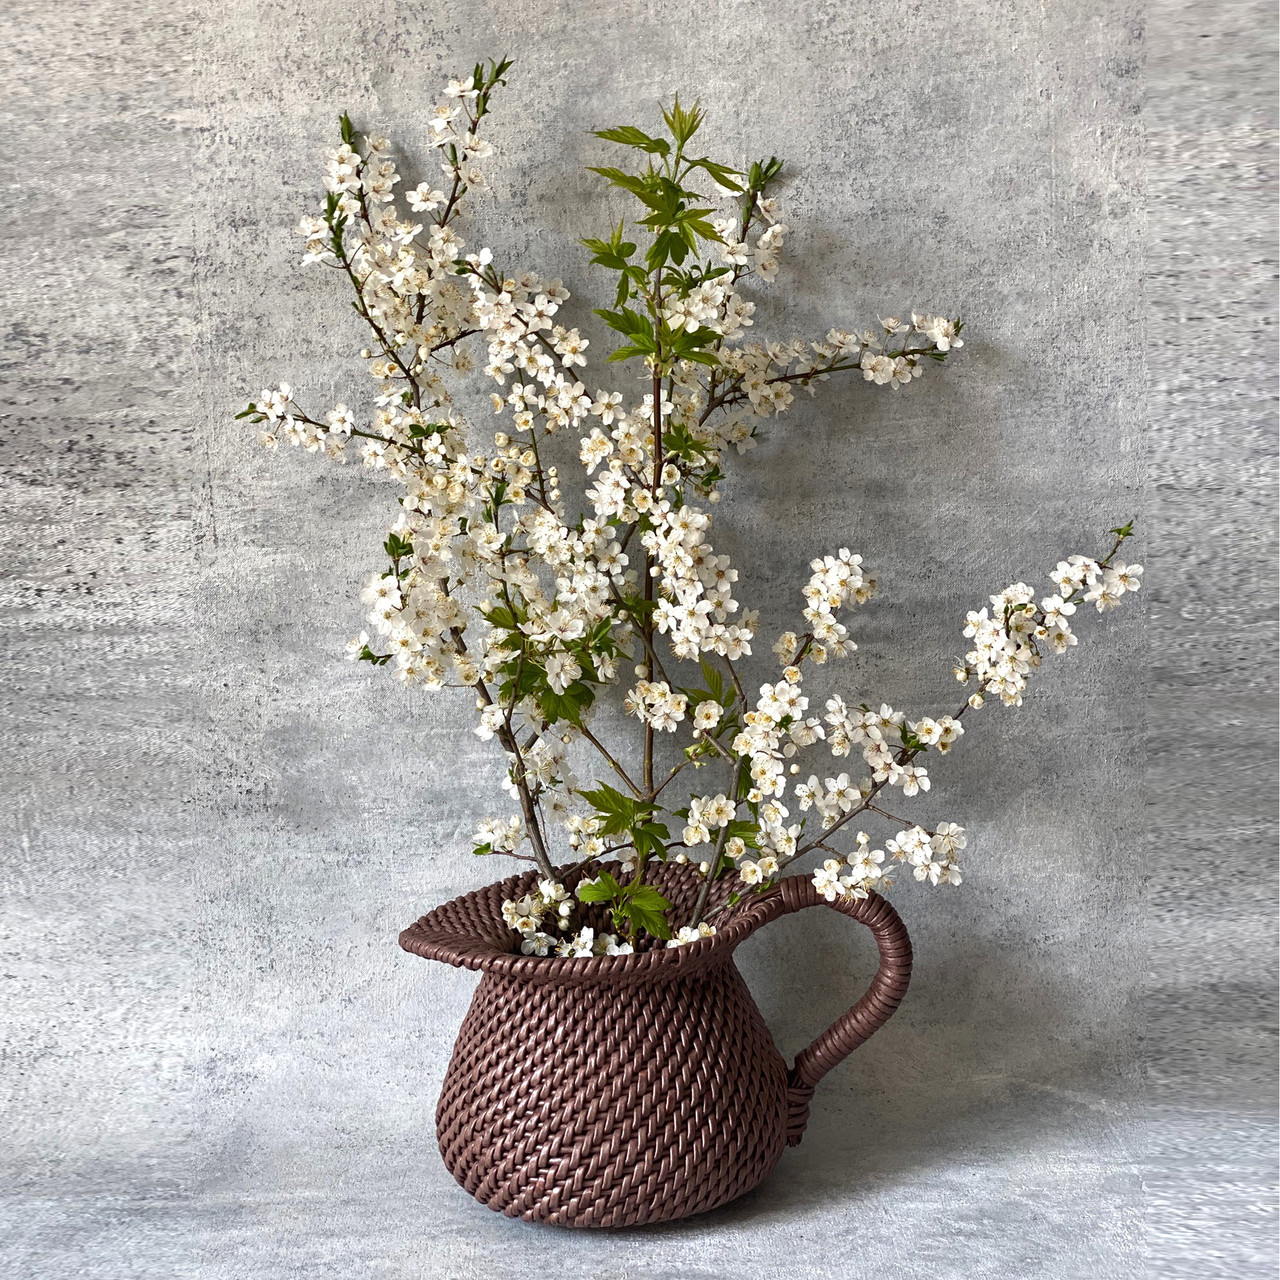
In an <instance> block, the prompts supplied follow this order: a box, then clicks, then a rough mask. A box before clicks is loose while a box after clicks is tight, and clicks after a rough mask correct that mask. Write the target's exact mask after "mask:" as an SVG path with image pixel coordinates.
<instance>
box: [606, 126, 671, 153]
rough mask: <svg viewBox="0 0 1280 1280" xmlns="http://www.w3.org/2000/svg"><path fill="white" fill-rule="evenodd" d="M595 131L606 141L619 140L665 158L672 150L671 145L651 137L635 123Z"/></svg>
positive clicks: (628, 145) (623, 143)
mask: <svg viewBox="0 0 1280 1280" xmlns="http://www.w3.org/2000/svg"><path fill="white" fill-rule="evenodd" d="M594 132H595V135H596V137H597V138H603V139H604V140H605V141H606V142H619V143H621V144H622V145H623V146H624V147H636V148H637V149H639V150H640V151H647V152H649V153H650V154H651V155H659V156H662V157H663V158H664V159H665V158H666V156H668V155H669V154H670V152H671V148H670V146H669V145H668V144H667V143H666V142H664V141H663V140H662V139H661V138H651V137H649V135H648V134H647V133H645V132H644V131H643V130H641V129H637V128H636V127H635V126H634V125H630V124H624V125H619V126H617V128H614V129H596V130H595V131H594Z"/></svg>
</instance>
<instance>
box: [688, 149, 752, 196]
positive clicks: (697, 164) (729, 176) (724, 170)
mask: <svg viewBox="0 0 1280 1280" xmlns="http://www.w3.org/2000/svg"><path fill="white" fill-rule="evenodd" d="M692 165H693V168H695V169H704V170H706V172H707V173H709V174H710V175H711V176H712V177H713V178H714V179H715V180H716V182H717V183H719V184H720V186H722V187H724V188H725V190H727V191H741V190H742V186H741V184H740V183H737V182H735V181H734V179H735V178H740V177H742V174H741V173H739V172H738V170H737V169H730V168H729V166H728V165H725V164H717V163H716V162H715V161H714V160H708V159H707V157H706V156H703V157H702V159H701V160H694V161H693V162H692Z"/></svg>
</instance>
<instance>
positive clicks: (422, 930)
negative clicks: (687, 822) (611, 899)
mask: <svg viewBox="0 0 1280 1280" xmlns="http://www.w3.org/2000/svg"><path fill="white" fill-rule="evenodd" d="M557 874H558V875H559V876H560V877H561V878H562V880H563V882H564V883H565V884H566V885H568V886H569V887H571V888H572V887H573V885H574V884H575V883H576V879H577V876H578V875H580V871H579V870H578V869H577V868H560V869H559V870H558V872H557ZM535 879H536V873H531V874H527V875H524V876H515V877H512V878H511V879H509V880H506V881H503V882H502V883H500V884H496V885H490V886H488V887H487V888H485V889H480V890H477V891H476V892H475V893H471V894H467V895H465V896H463V897H461V898H456V899H454V900H453V901H452V902H449V903H446V904H445V905H444V906H443V907H440V908H438V909H437V910H436V911H433V912H432V913H431V914H430V915H428V916H424V917H423V918H422V919H421V920H419V921H418V923H417V924H415V925H413V926H412V927H411V928H409V929H406V930H405V931H404V933H403V934H401V937H400V943H401V946H403V947H404V948H405V950H407V951H412V952H414V953H415V954H417V955H421V956H425V957H427V958H429V959H433V960H442V961H444V962H446V963H449V964H454V965H460V966H462V967H465V968H471V969H479V970H481V971H482V973H483V977H482V978H481V981H480V985H479V987H478V988H477V989H476V992H475V995H474V997H473V999H472V1002H471V1008H470V1010H469V1011H468V1013H467V1016H466V1018H465V1019H464V1021H463V1024H462V1028H461V1030H460V1031H459V1034H458V1039H457V1043H456V1045H455V1047H454V1052H453V1057H452V1059H451V1060H450V1063H449V1068H448V1071H447V1072H446V1074H445V1080H444V1085H443V1088H442V1090H441V1094H440V1102H439V1105H438V1107H437V1109H436V1128H437V1132H438V1137H439V1142H440V1152H441V1154H442V1156H443V1157H444V1162H445V1164H446V1166H447V1167H448V1168H449V1170H450V1171H451V1172H452V1173H453V1175H454V1177H455V1178H456V1179H457V1180H458V1182H459V1183H461V1184H462V1186H463V1187H464V1188H465V1189H466V1190H467V1191H468V1192H469V1193H470V1194H471V1195H473V1196H474V1197H475V1198H476V1199H477V1200H479V1201H480V1202H481V1203H482V1204H485V1205H488V1206H489V1207H490V1208H491V1209H494V1210H497V1211H499V1212H501V1213H504V1214H506V1215H508V1216H509V1217H520V1218H524V1219H525V1220H526V1221H539V1222H547V1223H551V1224H553V1225H559V1226H574V1227H626V1226H636V1225H639V1224H642V1223H653V1222H664V1221H669V1220H671V1219H674V1218H683V1217H688V1216H689V1215H691V1214H695V1213H702V1212H705V1211H706V1210H708V1209H713V1208H716V1207H717V1206H719V1205H722V1204H726V1203H727V1202H728V1201H730V1200H732V1199H734V1198H735V1197H737V1196H740V1195H742V1194H744V1193H745V1192H747V1191H750V1190H751V1189H752V1188H753V1187H755V1186H757V1185H759V1183H761V1182H762V1181H763V1180H764V1179H765V1178H766V1177H768V1175H769V1174H770V1173H771V1172H772V1170H773V1168H774V1166H775V1165H776V1164H777V1162H778V1160H779V1159H780V1157H781V1155H782V1152H783V1150H784V1148H785V1147H786V1146H787V1145H788V1144H790V1145H795V1144H796V1143H798V1142H799V1141H800V1138H801V1135H802V1134H803V1132H804V1126H805V1123H806V1122H807V1119H808V1112H809V1101H810V1099H811V1098H812V1097H813V1086H814V1085H815V1084H816V1083H817V1081H818V1080H819V1079H820V1078H821V1077H822V1076H823V1075H824V1074H825V1073H826V1072H827V1071H828V1070H830V1068H831V1067H832V1066H834V1065H835V1064H836V1063H837V1062H839V1061H840V1060H841V1059H842V1058H843V1057H845V1055H847V1054H848V1053H849V1052H851V1051H852V1050H853V1049H854V1048H856V1047H857V1046H858V1045H859V1044H861V1043H862V1042H863V1041H864V1040H866V1038H867V1037H868V1036H869V1035H871V1034H872V1032H874V1031H875V1030H876V1028H877V1027H879V1026H880V1025H882V1023H883V1022H884V1021H885V1020H886V1019H887V1018H888V1017H889V1016H890V1014H891V1013H892V1012H893V1010H894V1009H895V1008H896V1007H897V1005H898V1002H899V1001H900V1000H901V999H902V995H903V993H904V992H905V990H906V986H907V981H908V979H909V976H910V968H911V948H910V943H909V942H908V941H907V935H906V930H905V929H904V928H903V926H902V922H901V921H900V920H899V919H898V917H897V914H896V913H895V912H894V911H893V909H892V908H891V907H890V906H889V905H888V903H886V902H884V900H883V899H881V898H879V897H878V896H877V895H875V894H872V895H871V896H870V897H869V898H867V899H866V900H865V901H862V902H851V903H843V902H839V903H832V904H827V903H825V902H824V901H823V899H821V898H820V897H818V896H817V893H816V891H815V890H814V889H813V886H812V884H811V883H810V882H809V880H808V879H807V878H805V879H801V878H799V877H795V878H790V877H788V878H784V879H783V880H782V881H781V882H780V884H779V885H778V886H777V888H775V889H773V890H771V891H770V892H769V893H767V894H763V895H760V896H758V897H752V898H751V899H749V900H747V901H745V902H742V903H739V904H738V905H737V906H735V907H733V908H730V909H728V910H726V911H724V912H722V913H721V914H720V915H718V916H717V917H716V924H717V933H716V935H715V936H714V937H712V938H708V939H704V940H702V941H699V942H695V943H690V944H688V945H687V946H683V947H678V948H672V949H670V950H668V949H665V948H664V947H663V946H662V944H661V943H655V942H652V941H650V942H648V943H647V944H645V946H644V947H643V948H642V949H641V950H639V951H638V952H637V953H636V954H635V955H631V956H601V957H592V958H589V959H586V958H584V959H568V958H551V957H545V958H539V957H532V956H522V955H520V954H519V953H518V940H517V937H516V935H515V934H514V933H513V932H512V931H511V930H509V929H508V928H507V926H506V925H505V923H504V922H503V920H502V902H503V901H504V900H505V899H506V898H510V897H518V896H519V895H520V894H521V893H523V892H525V891H526V890H527V889H528V888H530V887H531V886H532V884H533V882H534V880H535ZM649 879H651V881H652V882H654V883H656V884H658V885H659V887H661V889H662V891H663V892H664V893H665V894H666V896H667V897H668V898H669V899H670V900H671V902H672V905H673V910H672V912H671V918H672V919H673V920H675V921H677V922H679V921H682V920H684V919H687V918H688V916H689V914H690V913H691V911H692V908H693V903H694V900H695V898H696V896H697V892H698V888H699V883H700V882H699V878H698V876H697V873H696V871H694V869H693V868H692V867H687V866H679V865H676V864H674V863H668V864H666V865H660V866H658V867H655V868H653V870H652V873H651V874H650V876H649ZM732 888H733V886H732V884H731V883H728V882H722V883H720V884H717V885H715V886H713V889H712V895H713V896H712V905H713V906H714V905H717V904H718V903H719V902H722V901H724V899H725V897H726V896H727V895H728V894H729V893H730V892H731V891H732ZM813 905H823V906H826V905H831V906H833V907H835V908H836V909H837V910H839V911H842V912H843V913H844V914H846V915H848V916H850V917H851V918H853V919H856V920H859V921H861V922H863V923H865V924H867V925H869V926H870V927H871V929H872V931H873V933H874V934H875V936H876V940H877V942H878V944H879V946H880V953H881V963H880V970H879V972H878V973H877V975H876V978H875V980H874V982H873V983H872V986H871V989H870V990H869V991H868V992H867V994H866V995H865V996H863V998H862V999H861V1000H860V1001H859V1002H858V1003H857V1004H856V1005H855V1006H854V1007H853V1008H852V1009H851V1010H850V1011H849V1012H848V1013H847V1014H845V1015H844V1017H842V1018H841V1019H840V1020H839V1021H838V1022H837V1023H836V1024H835V1025H834V1026H833V1027H831V1028H830V1029H829V1030H828V1031H826V1032H824V1033H823V1035H822V1036H820V1037H819V1038H818V1039H817V1040H816V1041H814V1043H813V1044H812V1045H811V1046H810V1047H809V1048H808V1049H806V1050H804V1051H803V1052H802V1053H801V1054H800V1056H799V1057H798V1058H797V1060H796V1065H795V1067H794V1068H792V1070H791V1071H790V1072H789V1073H788V1071H787V1067H786V1064H785V1063H784V1062H783V1060H782V1057H781V1055H780V1054H779V1053H778V1050H777V1048H776V1046H775V1045H774V1042H773V1038H772V1036H771V1035H770V1034H769V1030H768V1028H767V1027H766V1026H765V1024H764V1020H763V1019H762V1018H761V1016H760V1012H759V1010H758V1009H757V1008H756V1004H755V1001H754V1000H753V999H752V998H751V993H750V992H749V991H748V989H747V986H746V984H745V983H744V982H743V980H742V976H741V975H740V974H739V972H738V969H737V967H736V965H735V964H734V962H733V951H734V949H735V948H736V947H737V945H738V944H739V943H740V942H741V941H742V940H743V939H744V938H746V937H748V936H749V935H750V934H751V933H753V932H754V931H755V930H756V929H758V928H759V927H760V926H761V925H763V924H766V923H768V921H770V920H773V919H776V918H777V917H778V916H780V915H783V914H786V913H787V912H790V911H797V910H799V909H801V908H802V907H806V906H813ZM582 915H583V916H584V918H585V923H587V924H590V925H592V926H593V927H595V928H597V929H600V928H602V927H607V926H606V925H605V917H604V912H603V910H602V909H601V908H599V907H595V908H587V909H586V910H585V911H584V912H583V913H582Z"/></svg>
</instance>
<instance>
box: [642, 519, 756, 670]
mask: <svg viewBox="0 0 1280 1280" xmlns="http://www.w3.org/2000/svg"><path fill="white" fill-rule="evenodd" d="M649 518H650V520H651V521H652V522H653V526H654V527H653V528H652V529H649V530H648V531H646V532H645V533H644V534H643V535H642V537H641V542H642V544H643V545H644V547H645V549H646V550H647V551H649V552H650V553H651V554H652V556H653V558H654V560H655V561H656V563H657V566H658V570H659V575H660V576H659V579H658V583H659V589H660V592H661V597H660V599H659V600H658V606H657V608H656V609H655V610H654V615H653V617H654V625H655V626H656V627H657V629H658V631H659V632H661V633H662V634H663V635H667V634H668V633H669V634H670V637H671V651H672V653H674V654H675V655H676V657H678V658H697V657H698V656H699V655H700V654H703V653H717V654H720V655H721V656H722V657H727V658H731V659H737V658H742V657H747V656H749V655H750V653H751V639H752V637H753V636H754V634H755V623H756V615H755V614H754V613H752V612H750V611H748V612H745V613H744V614H743V615H742V619H741V621H740V622H739V623H737V624H730V623H728V622H727V619H728V617H729V615H730V614H732V613H736V612H737V610H738V602H737V601H736V600H735V599H734V598H733V595H732V591H733V584H734V583H735V582H737V580H738V571H737V570H736V569H732V568H730V567H729V557H728V556H725V555H716V554H715V552H714V551H713V550H712V548H711V545H710V544H709V543H708V542H707V541H706V530H707V529H708V528H710V526H711V517H710V516H709V515H707V514H706V513H705V512H702V511H699V510H697V509H696V508H695V507H692V506H682V507H680V508H679V509H678V510H675V511H673V510H671V507H670V504H669V503H667V502H666V501H663V502H662V503H661V504H660V505H659V507H657V508H655V509H653V510H651V511H650V512H649Z"/></svg>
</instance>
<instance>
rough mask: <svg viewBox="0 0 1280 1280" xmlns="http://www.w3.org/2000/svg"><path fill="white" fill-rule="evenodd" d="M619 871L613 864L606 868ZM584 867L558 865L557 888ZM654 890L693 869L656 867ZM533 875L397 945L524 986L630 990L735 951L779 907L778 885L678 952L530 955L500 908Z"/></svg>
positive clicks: (417, 929)
mask: <svg viewBox="0 0 1280 1280" xmlns="http://www.w3.org/2000/svg"><path fill="white" fill-rule="evenodd" d="M608 865H616V864H606V867H607V866H608ZM583 870H584V868H583V867H582V865H581V864H570V865H568V866H561V867H556V868H555V872H556V876H557V878H558V879H559V880H560V881H561V883H565V884H566V885H567V887H570V888H572V887H574V886H576V883H577V881H578V880H579V879H580V878H581V874H582V871H583ZM654 871H655V873H656V874H655V876H654V878H655V880H657V881H658V882H659V887H661V888H667V887H669V884H668V882H676V883H678V882H679V881H681V880H685V881H688V880H689V879H690V878H691V877H694V878H695V879H694V880H693V883H694V884H695V885H696V884H700V883H701V879H700V877H699V876H698V871H697V869H696V868H695V867H693V866H692V865H690V864H683V865H681V864H677V863H665V864H659V865H658V866H657V867H655V868H654ZM539 878H540V877H539V873H538V872H537V871H531V872H525V873H524V874H522V875H515V876H511V877H509V878H508V879H506V880H502V881H498V882H497V883H494V884H490V885H486V886H485V887H484V888H481V889H474V890H472V891H471V892H470V893H465V894H462V895H461V896H459V897H457V898H454V899H453V900H452V901H450V902H446V903H445V904H444V905H443V906H440V907H437V908H436V909H435V910H434V911H431V912H429V913H428V914H427V915H425V916H423V917H422V918H421V919H420V920H418V921H417V922H416V923H414V924H412V925H410V926H409V928H407V929H405V930H404V932H402V933H401V934H400V946H401V947H402V948H403V949H404V950H406V951H408V952H411V953H412V954H414V955H418V956H422V957H423V958H424V959H427V960H438V961H440V962H441V963H443V964H450V965H455V966H457V967H458V968H463V969H475V970H480V971H481V972H483V973H486V974H493V975H496V976H501V977H506V978H514V979H517V980H519V981H523V982H531V983H551V984H558V985H564V986H631V985H634V984H637V983H642V982H668V981H672V980H674V979H678V978H683V977H686V976H689V975H692V974H693V973H696V972H698V971H699V970H702V969H705V968H707V967H708V966H710V965H712V964H715V963H720V962H723V961H725V960H727V959H728V958H729V956H730V955H731V954H732V952H733V950H734V948H735V947H737V946H738V945H739V944H740V943H741V942H743V941H744V940H745V939H746V938H748V937H749V936H750V935H751V934H752V933H754V932H755V931H756V930H757V929H758V928H760V926H761V925H763V924H765V923H767V922H768V921H769V920H772V919H773V918H774V917H775V916H776V915H778V914H780V912H781V911H782V909H783V906H782V900H781V895H780V891H779V889H778V887H777V886H775V887H773V888H771V889H769V890H767V891H766V892H764V893H762V894H759V895H758V896H754V897H752V898H751V899H750V900H747V901H744V902H740V903H738V904H736V905H735V906H734V907H732V908H729V910H728V912H727V913H726V914H727V915H728V917H729V918H728V919H727V920H726V921H725V923H724V924H722V925H717V927H716V932H715V933H714V934H712V935H711V936H710V937H707V938H699V939H698V940H697V941H696V942H686V943H683V944H681V945H680V946H678V947H667V946H665V945H662V944H659V945H657V946H654V947H652V948H650V949H647V950H644V951H636V952H633V953H631V954H630V955H620V956H582V957H573V956H528V955H524V954H522V953H521V952H520V951H519V949H518V947H519V935H518V934H517V933H516V932H515V931H514V930H513V929H511V928H510V927H509V926H508V925H507V923H506V921H505V920H504V919H503V918H502V903H503V902H504V901H506V900H507V899H509V898H516V897H520V896H521V895H523V894H525V893H527V892H528V891H529V890H530V889H532V888H533V886H534V885H535V884H536V883H537V881H538V879H539Z"/></svg>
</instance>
